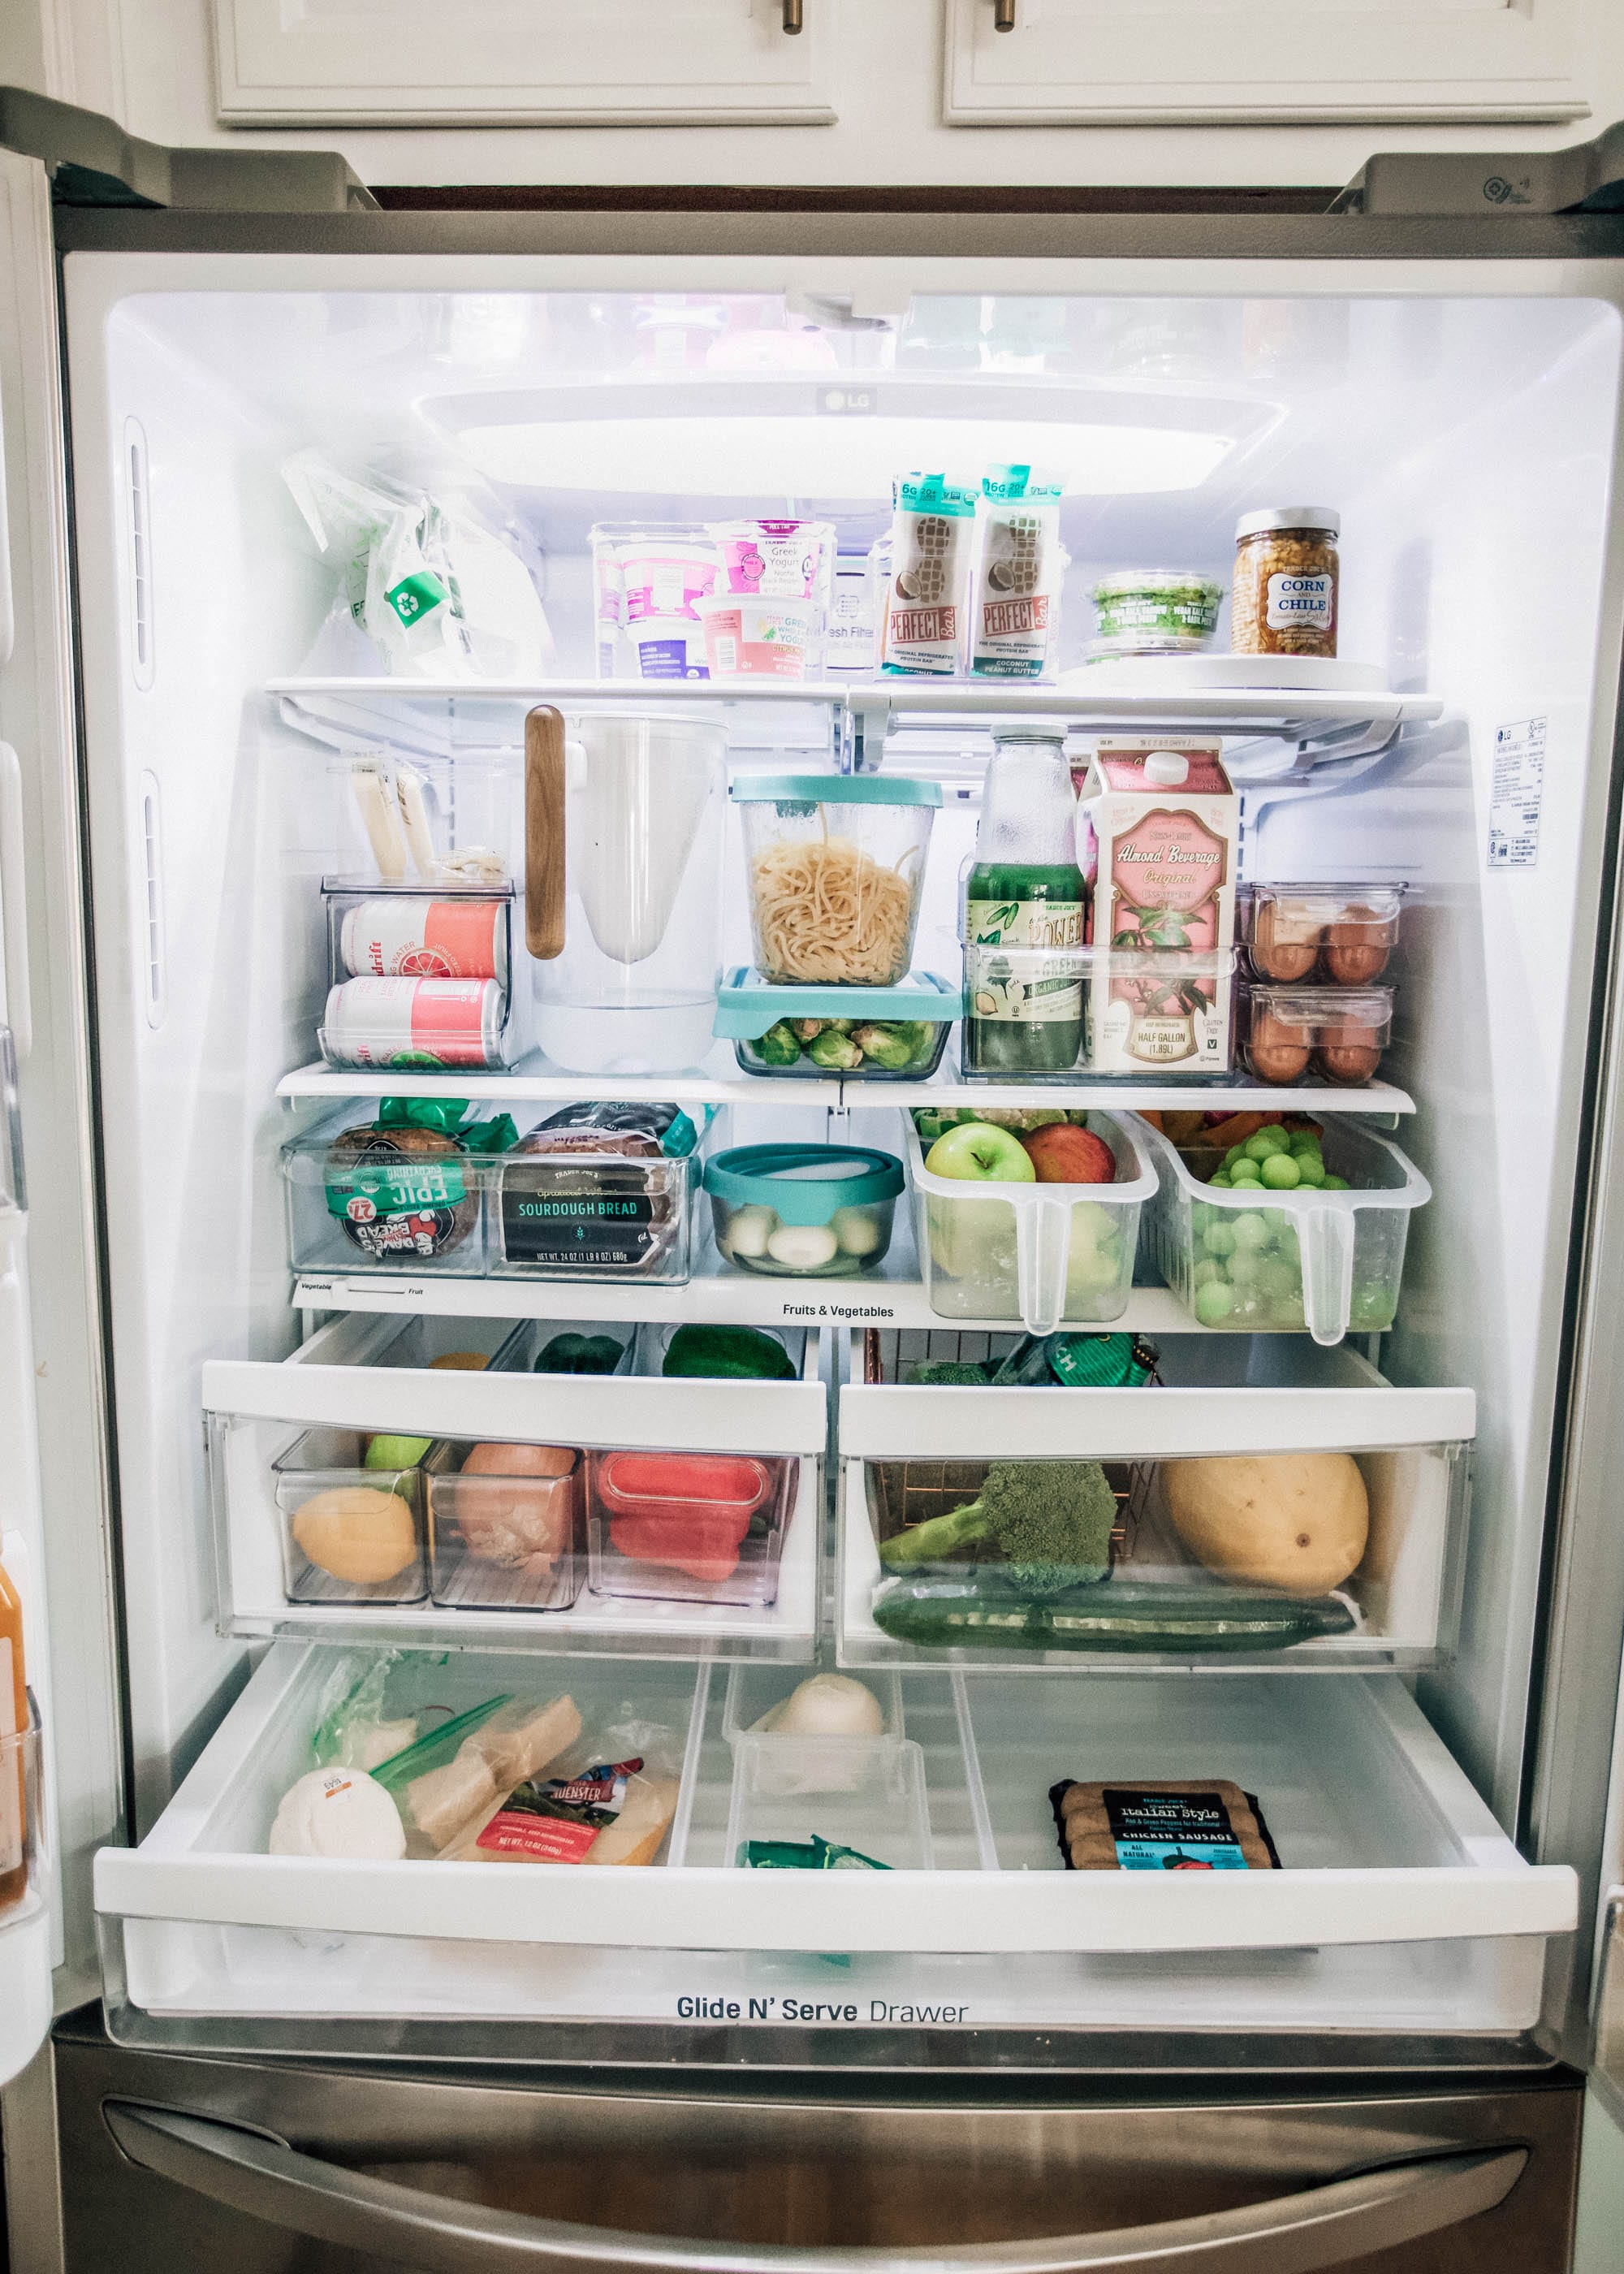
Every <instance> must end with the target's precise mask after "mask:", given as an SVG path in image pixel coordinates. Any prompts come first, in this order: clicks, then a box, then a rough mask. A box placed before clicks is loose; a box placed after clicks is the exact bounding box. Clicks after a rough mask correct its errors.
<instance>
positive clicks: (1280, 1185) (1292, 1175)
mask: <svg viewBox="0 0 1624 2274" xmlns="http://www.w3.org/2000/svg"><path fill="white" fill-rule="evenodd" d="M1262 1175H1263V1181H1264V1183H1265V1184H1266V1185H1267V1186H1268V1188H1269V1190H1270V1191H1271V1192H1273V1193H1289V1192H1290V1191H1291V1190H1292V1188H1293V1187H1294V1186H1296V1185H1297V1182H1298V1178H1297V1163H1296V1162H1295V1161H1294V1160H1293V1159H1292V1157H1291V1156H1290V1154H1289V1153H1271V1154H1270V1156H1269V1157H1268V1159H1267V1161H1265V1163H1263V1171H1262Z"/></svg>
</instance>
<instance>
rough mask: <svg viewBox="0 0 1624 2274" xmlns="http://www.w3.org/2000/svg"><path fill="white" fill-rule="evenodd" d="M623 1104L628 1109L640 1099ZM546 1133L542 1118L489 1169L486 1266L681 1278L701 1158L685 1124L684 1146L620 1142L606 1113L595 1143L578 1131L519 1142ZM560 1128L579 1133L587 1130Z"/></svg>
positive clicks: (527, 1273)
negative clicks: (558, 1144) (564, 1139)
mask: <svg viewBox="0 0 1624 2274" xmlns="http://www.w3.org/2000/svg"><path fill="white" fill-rule="evenodd" d="M602 1111H604V1112H605V1114H610V1113H613V1112H617V1111H620V1109H619V1108H614V1107H611V1106H607V1105H605V1107H604V1108H603V1109H602ZM624 1111H626V1113H627V1114H628V1115H635V1113H636V1112H637V1111H638V1109H637V1108H635V1106H628V1107H627V1108H626V1109H624ZM650 1111H652V1112H654V1113H656V1114H667V1113H669V1114H672V1115H673V1116H675V1121H674V1122H673V1127H674V1126H675V1123H676V1122H681V1121H683V1120H684V1119H685V1117H683V1116H681V1115H680V1114H677V1113H676V1109H675V1108H674V1107H664V1106H660V1107H653V1108H650ZM628 1126H629V1125H628ZM552 1133H553V1132H552V1131H551V1130H550V1129H549V1126H548V1125H547V1124H545V1123H544V1124H543V1125H541V1126H540V1127H538V1128H537V1129H533V1130H531V1131H530V1133H529V1135H528V1136H527V1137H522V1138H521V1139H520V1140H519V1141H518V1143H517V1144H516V1145H515V1147H514V1148H513V1149H512V1150H511V1151H510V1152H509V1153H508V1154H506V1155H504V1156H503V1158H502V1161H501V1163H500V1167H499V1168H497V1169H496V1170H495V1171H493V1172H492V1186H491V1194H490V1245H491V1250H492V1255H491V1269H492V1271H493V1272H496V1273H498V1274H501V1275H504V1276H512V1277H517V1278H550V1279H600V1280H615V1281H619V1280H635V1281H646V1282H658V1283H660V1284H666V1285H669V1284H673V1283H680V1282H681V1281H683V1280H685V1279H687V1278H688V1275H689V1273H690V1271H691V1269H692V1265H693V1225H694V1212H695V1200H696V1195H697V1193H698V1190H699V1184H700V1177H701V1172H702V1168H703V1163H702V1160H701V1141H700V1140H699V1139H698V1138H696V1137H695V1133H694V1132H693V1131H692V1130H691V1129H688V1130H686V1136H687V1138H688V1141H691V1142H692V1144H693V1149H692V1150H691V1151H688V1152H661V1153H651V1152H634V1151H628V1150H625V1149H622V1148H621V1147H620V1144H619V1142H618V1141H617V1137H618V1133H617V1131H616V1130H615V1128H614V1127H613V1126H611V1125H610V1124H609V1123H608V1122H605V1125H604V1126H603V1130H602V1136H603V1148H602V1150H601V1151H600V1150H598V1149H595V1148H593V1147H592V1146H591V1145H590V1144H589V1143H586V1142H584V1141H583V1143H581V1144H580V1145H578V1146H576V1145H572V1146H571V1147H570V1148H568V1149H565V1150H558V1151H550V1150H545V1149H542V1150H530V1149H527V1148H530V1147H531V1146H532V1145H540V1144H542V1143H543V1141H545V1139H546V1138H547V1137H548V1136H549V1135H551V1134H552ZM569 1134H573V1135H575V1136H577V1137H580V1138H582V1139H583V1140H584V1139H585V1138H586V1137H587V1136H588V1135H589V1132H588V1131H586V1130H584V1129H582V1130H576V1131H575V1132H573V1133H569ZM669 1134H670V1133H669V1131H668V1133H667V1138H668V1139H669Z"/></svg>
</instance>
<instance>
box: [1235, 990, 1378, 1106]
mask: <svg viewBox="0 0 1624 2274" xmlns="http://www.w3.org/2000/svg"><path fill="white" fill-rule="evenodd" d="M1236 998H1237V999H1236V1029H1237V1038H1238V1041H1239V1044H1240V1052H1241V1056H1242V1058H1244V1061H1245V1063H1246V1065H1247V1067H1248V1068H1249V1069H1250V1071H1251V1072H1252V1073H1254V1074H1256V1076H1257V1077H1258V1080H1259V1081H1274V1082H1293V1081H1302V1080H1303V1078H1304V1075H1305V1074H1307V1073H1311V1072H1312V1073H1317V1074H1319V1075H1322V1076H1323V1078H1324V1079H1325V1080H1326V1081H1331V1082H1337V1083H1339V1084H1341V1085H1342V1086H1344V1087H1346V1088H1355V1087H1357V1085H1358V1084H1359V1083H1361V1082H1367V1081H1374V1080H1375V1078H1376V1076H1377V1074H1378V1073H1380V1070H1381V1061H1382V1058H1383V1055H1384V1054H1385V1052H1386V1050H1387V1042H1388V1038H1389V1036H1390V1035H1391V1034H1392V1031H1393V990H1392V989H1391V988H1390V987H1277V986H1274V985H1273V984H1272V983H1265V982H1261V981H1254V982H1253V983H1252V984H1251V985H1250V986H1242V987H1239V988H1237V990H1236Z"/></svg>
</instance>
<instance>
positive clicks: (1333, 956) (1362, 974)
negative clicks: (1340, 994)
mask: <svg viewBox="0 0 1624 2274" xmlns="http://www.w3.org/2000/svg"><path fill="white" fill-rule="evenodd" d="M1392 953H1393V926H1392V924H1391V923H1389V922H1387V919H1386V918H1385V917H1382V916H1371V915H1366V916H1364V917H1361V916H1359V915H1357V912H1356V913H1350V915H1348V916H1347V917H1346V918H1344V920H1343V921H1342V922H1341V923H1334V924H1327V926H1326V930H1325V968H1326V970H1327V972H1328V973H1329V975H1330V976H1331V977H1332V978H1333V979H1335V981H1336V983H1337V984H1338V985H1339V986H1342V987H1367V986H1368V985H1369V984H1370V983H1371V981H1372V979H1379V978H1380V976H1381V975H1382V973H1383V972H1384V971H1385V970H1386V969H1387V958H1388V956H1389V955H1391V954H1392Z"/></svg>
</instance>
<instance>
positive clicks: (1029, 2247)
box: [102, 2100, 1528, 2274]
mask: <svg viewBox="0 0 1624 2274" xmlns="http://www.w3.org/2000/svg"><path fill="white" fill-rule="evenodd" d="M102 2115H103V2117H104V2118H105V2120H106V2122H107V2127H108V2129H109V2132H110V2133H111V2134H112V2135H113V2138H114V2140H115V2141H116V2142H117V2144H118V2146H119V2148H120V2149H121V2150H122V2151H123V2152H124V2155H126V2156H127V2157H129V2159H130V2161H131V2162H132V2164H139V2165H140V2166H141V2167H142V2169H143V2170H146V2171H149V2172H159V2173H161V2174H162V2177H163V2178H165V2179H167V2180H174V2181H175V2182H176V2183H177V2185H178V2186H181V2187H190V2188H191V2189H192V2192H193V2193H194V2194H196V2195H207V2197H208V2198H209V2200H210V2201H211V2202H217V2203H222V2204H224V2205H225V2206H226V2208H227V2209H228V2210H236V2211H244V2212H246V2213H247V2214H248V2216H249V2217H250V2218H259V2219H263V2220H265V2221H266V2222H267V2225H271V2226H276V2227H281V2228H282V2230H283V2231H284V2232H286V2233H293V2234H303V2235H308V2236H311V2237H312V2238H313V2239H315V2240H318V2241H321V2242H327V2243H332V2244H334V2245H335V2247H337V2248H341V2249H350V2250H359V2251H365V2252H367V2253H370V2254H372V2255H375V2256H377V2257H380V2258H392V2257H396V2256H399V2257H401V2258H403V2259H404V2260H405V2261H406V2262H407V2263H409V2264H410V2265H412V2266H415V2267H419V2268H422V2269H425V2274H499V2270H503V2269H505V2270H508V2274H523V2270H524V2269H525V2268H531V2269H542V2268H545V2269H547V2270H549V2274H563V2270H564V2269H565V2268H569V2269H572V2270H574V2274H617V2270H622V2274H623V2270H625V2269H627V2268H635V2269H636V2270H637V2274H953V2270H963V2274H972V2270H974V2274H1131V2270H1132V2269H1133V2268H1136V2267H1137V2268H1142V2269H1145V2270H1147V2274H1150V2270H1154V2274H1226V2270H1229V2274H1249V2270H1251V2269H1253V2268H1256V2267H1259V2266H1263V2265H1267V2267H1268V2268H1269V2270H1270V2274H1316V2270H1318V2269H1320V2268H1325V2267H1335V2266H1345V2265H1346V2264H1347V2263H1348V2262H1349V2260H1350V2259H1352V2258H1363V2257H1365V2256H1366V2255H1368V2254H1369V2253H1371V2252H1372V2251H1377V2250H1391V2249H1395V2248H1398V2247H1399V2246H1400V2245H1402V2244H1403V2243H1406V2242H1411V2241H1414V2240H1416V2239H1417V2237H1418V2236H1420V2235H1424V2234H1435V2233H1438V2232H1439V2230H1440V2228H1443V2227H1449V2226H1455V2225H1459V2224H1460V2223H1461V2221H1462V2220H1463V2219H1468V2218H1474V2217H1476V2215H1477V2213H1478V2212H1479V2211H1485V2210H1493V2209H1494V2208H1495V2206H1496V2205H1497V2204H1498V2203H1502V2202H1504V2201H1505V2200H1506V2197H1507V2195H1509V2194H1510V2193H1511V2190H1512V2188H1513V2187H1515V2185H1516V2183H1517V2180H1519V2179H1520V2178H1521V2176H1522V2167H1523V2165H1525V2164H1526V2163H1527V2161H1528V2150H1527V2149H1526V2148H1500V2149H1492V2148H1484V2149H1469V2150H1463V2151H1461V2152H1457V2153H1455V2154H1453V2155H1446V2156H1427V2157H1422V2158H1420V2159H1419V2160H1418V2161H1417V2162H1414V2163H1409V2164H1398V2165H1390V2166H1388V2167H1387V2169H1386V2170H1384V2171H1377V2172H1360V2173H1358V2174H1357V2176H1356V2177H1355V2178H1353V2179H1348V2180H1332V2181H1331V2182H1330V2183H1329V2184H1328V2185H1327V2186H1326V2187H1308V2188H1305V2189H1304V2191H1303V2192H1302V2193H1301V2194H1298V2195H1280V2196H1277V2197H1276V2198H1275V2199H1274V2201H1273V2202H1263V2203H1251V2204H1247V2205H1244V2206H1243V2208H1242V2209H1240V2210H1223V2211H1215V2212H1213V2213H1212V2214H1211V2215H1210V2216H1207V2217H1203V2218H1178V2219H1169V2220H1167V2221H1166V2222H1164V2223H1162V2224H1159V2225H1152V2226H1136V2227H1118V2228H1117V2229H1116V2232H1115V2233H1111V2234H1075V2235H1056V2236H1055V2237H1053V2238H1052V2239H1045V2240H1039V2241H1035V2242H1026V2241H1021V2242H1011V2243H1008V2244H1006V2245H1002V2246H1000V2245H999V2244H996V2243H987V2242H982V2243H972V2244H971V2245H969V2246H968V2247H967V2248H953V2247H952V2246H951V2245H942V2246H934V2245H933V2246H931V2247H929V2248H918V2249H909V2250H897V2251H892V2250H876V2249H868V2248H863V2249H854V2250H853V2249H832V2248H831V2249H811V2250H803V2249H792V2248H788V2247H786V2246H784V2245H780V2244H771V2245H769V2246H767V2247H764V2248H763V2247H760V2246H755V2247H753V2246H751V2245H748V2244H744V2243H733V2242H719V2241H713V2240H709V2239H703V2240H702V2239H699V2238H690V2237H686V2236H681V2237H670V2236H666V2235H658V2234H619V2233H615V2232H614V2231H613V2229H612V2228H609V2227H598V2226H576V2225H568V2224H567V2223H566V2222H565V2221H563V2220H562V2219H551V2218H523V2217H521V2216H520V2215H519V2214H518V2213H516V2212H514V2211H507V2210H485V2209H483V2208H482V2207H481V2206H480V2205H479V2204H477V2203H469V2202H453V2201H451V2200H449V2199H448V2198H447V2197H446V2196H443V2195H425V2194H419V2193H418V2191H417V2189H416V2188H415V2187H400V2186H398V2185H397V2184H396V2183H395V2181H394V2180H377V2179H373V2178H372V2177H371V2176H370V2174H368V2173H366V2172H350V2171H345V2170H344V2169H343V2168H342V2166H341V2165H335V2164H327V2163H324V2162H322V2160H321V2159H320V2157H316V2156H306V2155H302V2154H301V2153H300V2152H299V2150H297V2149H295V2148H289V2146H288V2144H287V2142H285V2141H283V2140H279V2139H277V2138H276V2136H275V2135H274V2134H272V2133H268V2132H253V2131H249V2130H247V2129H245V2128H244V2127H242V2126H240V2125H236V2124H222V2123H220V2122H219V2121H217V2120H215V2119H214V2118H213V2117H204V2116H192V2115H190V2114H186V2113H183V2112H181V2111H180V2110H178V2109H172V2108H151V2107H143V2106H140V2105H138V2104H137V2103H135V2102H133V2101H119V2100H109V2101H107V2102H105V2103H104V2104H103V2106H102Z"/></svg>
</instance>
